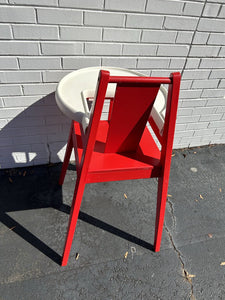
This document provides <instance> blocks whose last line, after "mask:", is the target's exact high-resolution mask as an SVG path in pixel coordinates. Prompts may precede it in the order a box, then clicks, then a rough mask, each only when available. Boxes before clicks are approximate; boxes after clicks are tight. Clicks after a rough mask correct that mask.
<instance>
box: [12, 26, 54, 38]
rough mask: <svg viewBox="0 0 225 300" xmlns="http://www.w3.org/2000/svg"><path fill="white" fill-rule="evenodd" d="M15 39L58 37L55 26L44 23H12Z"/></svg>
mask: <svg viewBox="0 0 225 300" xmlns="http://www.w3.org/2000/svg"><path fill="white" fill-rule="evenodd" d="M12 28H13V34H14V37H15V38H16V39H22V40H57V39H58V38H59V33H58V31H59V30H58V27H57V26H46V25H24V24H23V25H12Z"/></svg>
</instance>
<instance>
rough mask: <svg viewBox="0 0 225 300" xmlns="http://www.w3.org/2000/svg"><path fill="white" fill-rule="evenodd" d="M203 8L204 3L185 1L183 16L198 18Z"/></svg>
mask: <svg viewBox="0 0 225 300" xmlns="http://www.w3.org/2000/svg"><path fill="white" fill-rule="evenodd" d="M203 7H204V3H195V2H187V1H185V5H184V8H183V14H184V15H186V16H196V17H197V16H200V15H201V13H202V10H203Z"/></svg>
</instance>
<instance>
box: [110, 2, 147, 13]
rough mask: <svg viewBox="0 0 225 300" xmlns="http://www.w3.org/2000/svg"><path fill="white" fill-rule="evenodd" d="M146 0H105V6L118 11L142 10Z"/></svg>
mask: <svg viewBox="0 0 225 300" xmlns="http://www.w3.org/2000/svg"><path fill="white" fill-rule="evenodd" d="M145 3H146V0H139V1H132V3H131V2H130V1H129V0H123V1H120V0H105V8H106V9H109V10H119V11H136V12H138V11H144V10H145Z"/></svg>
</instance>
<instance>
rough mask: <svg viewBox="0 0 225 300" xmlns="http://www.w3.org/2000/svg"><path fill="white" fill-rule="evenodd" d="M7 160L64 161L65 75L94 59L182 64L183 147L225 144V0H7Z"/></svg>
mask: <svg viewBox="0 0 225 300" xmlns="http://www.w3.org/2000/svg"><path fill="white" fill-rule="evenodd" d="M0 40H1V41H0V43H1V45H0V128H1V131H0V166H1V168H8V167H20V166H24V165H34V164H42V163H48V162H56V161H60V160H61V159H62V157H63V155H64V152H65V143H66V140H67V135H68V130H69V126H70V121H69V120H68V119H67V118H66V117H65V116H64V115H63V114H62V113H61V112H60V111H59V109H58V108H57V106H56V103H55V99H54V91H55V88H56V84H57V83H58V81H59V80H60V79H61V78H62V77H64V76H65V75H66V74H68V73H69V72H71V71H73V70H77V69H80V68H84V67H89V66H96V65H97V66H99V65H111V66H115V67H124V68H128V69H129V68H130V69H133V70H138V71H140V72H143V73H144V74H146V75H147V76H168V75H169V74H170V73H171V72H173V71H180V72H181V73H182V82H181V92H180V100H179V109H178V118H177V126H176V134H175V141H174V147H176V148H182V147H191V146H200V145H207V144H210V143H211V144H212V143H225V4H224V0H207V1H206V0H198V1H192V0H180V1H175V0H140V1H130V0H124V1H120V0H82V1H80V0H49V1H43V0H29V1H28V0H0Z"/></svg>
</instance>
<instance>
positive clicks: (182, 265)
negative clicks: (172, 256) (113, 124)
mask: <svg viewBox="0 0 225 300" xmlns="http://www.w3.org/2000/svg"><path fill="white" fill-rule="evenodd" d="M164 227H165V230H166V232H167V234H168V236H169V239H170V242H171V244H172V246H173V249H174V250H175V252H176V253H177V256H178V259H179V261H180V263H181V267H182V273H183V277H184V278H185V280H186V281H187V282H188V283H189V284H190V287H191V293H190V299H191V300H196V298H195V296H194V287H193V283H192V279H191V277H190V275H189V273H188V271H187V270H186V269H185V264H184V261H183V259H182V255H181V252H180V251H179V250H178V249H177V247H176V245H175V243H174V240H173V237H172V234H171V233H170V231H169V229H168V227H167V226H166V225H164Z"/></svg>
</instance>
